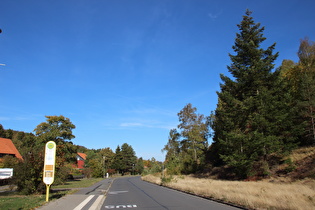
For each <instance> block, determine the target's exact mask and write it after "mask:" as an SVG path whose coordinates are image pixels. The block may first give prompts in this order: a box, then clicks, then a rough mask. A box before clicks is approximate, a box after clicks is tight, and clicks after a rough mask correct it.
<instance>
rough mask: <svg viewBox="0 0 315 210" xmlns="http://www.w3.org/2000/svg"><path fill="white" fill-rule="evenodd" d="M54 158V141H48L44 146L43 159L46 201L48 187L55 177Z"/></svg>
mask: <svg viewBox="0 0 315 210" xmlns="http://www.w3.org/2000/svg"><path fill="white" fill-rule="evenodd" d="M55 160H56V143H55V142H54V141H49V142H47V143H46V147H45V161H44V174H43V181H44V183H45V184H46V201H48V198H49V188H50V185H51V184H52V183H53V182H54V177H55V162H56V161H55Z"/></svg>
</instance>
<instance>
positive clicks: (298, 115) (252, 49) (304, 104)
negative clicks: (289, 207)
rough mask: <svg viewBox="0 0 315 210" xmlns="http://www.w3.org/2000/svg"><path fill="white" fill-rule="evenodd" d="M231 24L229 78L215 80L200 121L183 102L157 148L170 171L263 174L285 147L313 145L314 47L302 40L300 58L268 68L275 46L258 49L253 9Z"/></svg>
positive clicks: (238, 175) (237, 175) (259, 29)
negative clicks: (209, 108)
mask: <svg viewBox="0 0 315 210" xmlns="http://www.w3.org/2000/svg"><path fill="white" fill-rule="evenodd" d="M237 26H238V29H239V32H238V33H237V34H236V38H235V43H234V45H233V46H232V49H233V50H234V54H229V57H230V60H231V64H230V65H229V66H228V67H227V69H228V72H229V73H230V75H231V76H232V77H229V76H226V75H223V74H221V75H220V76H221V80H222V83H221V84H220V91H218V92H217V95H218V104H217V107H216V109H215V110H214V111H213V112H212V113H211V114H210V115H209V116H204V115H202V114H198V113H196V111H197V108H195V107H193V106H192V104H190V103H189V104H187V105H186V106H185V107H184V108H183V109H182V110H181V111H180V112H179V113H178V117H179V122H180V123H179V125H178V126H177V128H174V129H172V130H170V132H169V139H168V142H167V144H166V145H165V146H164V148H163V149H162V151H165V152H166V158H165V164H166V168H167V170H168V172H169V173H170V174H180V173H196V172H205V171H207V170H208V171H211V170H212V169H213V168H214V167H225V168H227V169H228V170H229V174H231V176H232V177H233V178H242V179H243V178H247V177H249V176H265V175H268V174H269V172H270V169H271V167H272V166H273V164H275V162H276V161H275V160H280V159H281V157H282V156H283V155H285V154H288V153H290V152H291V150H292V149H294V148H296V147H301V146H309V145H314V144H315V43H314V42H312V41H310V40H309V39H307V38H305V39H303V40H301V43H300V47H299V49H298V53H297V54H298V57H299V61H298V62H297V63H295V62H293V61H291V60H284V61H283V62H282V65H281V66H280V67H279V68H277V69H274V66H275V65H274V62H275V60H276V59H277V57H278V52H274V50H275V46H276V43H274V44H272V45H271V46H269V47H267V48H266V49H263V48H262V47H261V45H262V44H263V42H264V41H265V40H266V38H265V37H264V35H263V32H264V30H265V28H264V27H262V26H261V25H260V23H256V22H255V21H254V19H253V17H252V12H251V11H249V10H247V11H246V13H245V15H244V16H243V19H242V21H241V23H240V24H238V25H237ZM209 139H211V140H212V144H211V145H208V140H209ZM225 172H226V171H225Z"/></svg>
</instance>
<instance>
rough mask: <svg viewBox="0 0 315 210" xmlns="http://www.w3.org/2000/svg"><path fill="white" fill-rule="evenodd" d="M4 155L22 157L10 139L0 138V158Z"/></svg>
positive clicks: (21, 158)
mask: <svg viewBox="0 0 315 210" xmlns="http://www.w3.org/2000/svg"><path fill="white" fill-rule="evenodd" d="M6 155H10V156H13V157H16V158H18V159H20V160H23V157H22V156H21V154H20V153H19V151H18V150H17V149H16V147H15V146H14V144H13V142H12V141H11V139H5V138H0V159H2V158H3V157H4V156H6Z"/></svg>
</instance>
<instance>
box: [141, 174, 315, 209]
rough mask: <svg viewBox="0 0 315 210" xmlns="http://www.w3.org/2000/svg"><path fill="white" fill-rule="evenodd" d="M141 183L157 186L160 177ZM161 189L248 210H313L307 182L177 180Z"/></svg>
mask: <svg viewBox="0 0 315 210" xmlns="http://www.w3.org/2000/svg"><path fill="white" fill-rule="evenodd" d="M143 179H144V180H146V181H150V182H153V183H156V184H160V183H161V180H160V177H157V176H153V175H148V176H145V177H143ZM163 185H165V186H168V187H170V188H174V189H178V190H181V191H185V192H189V193H192V194H196V195H199V196H204V197H208V198H212V199H217V200H222V201H225V202H229V203H234V204H237V205H241V206H244V207H247V208H251V209H303V210H307V209H315V181H314V180H311V179H308V180H304V181H299V182H294V183H282V182H277V181H274V180H272V182H270V180H269V181H266V180H265V181H258V182H243V181H222V180H214V179H206V178H194V177H191V176H177V177H174V179H173V180H172V181H171V182H169V183H165V184H163Z"/></svg>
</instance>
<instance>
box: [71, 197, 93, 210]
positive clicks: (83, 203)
mask: <svg viewBox="0 0 315 210" xmlns="http://www.w3.org/2000/svg"><path fill="white" fill-rule="evenodd" d="M93 197H94V195H90V196H89V197H87V198H86V199H85V200H84V201H82V202H81V203H80V204H79V205H78V206H77V207H75V208H74V209H73V210H81V209H82V208H83V207H84V206H85V205H86V204H87V203H88V202H89V201H90V200H91V199H92V198H93Z"/></svg>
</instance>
